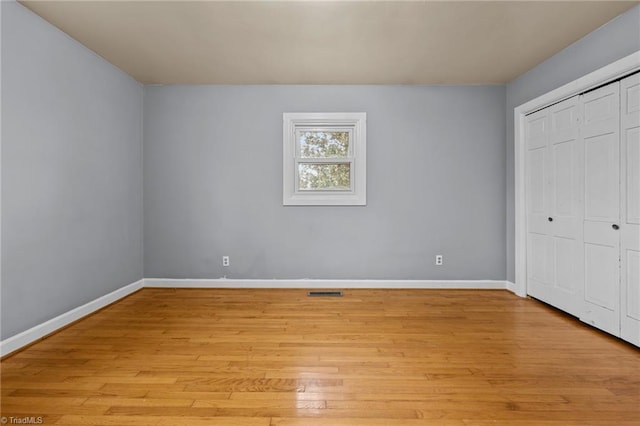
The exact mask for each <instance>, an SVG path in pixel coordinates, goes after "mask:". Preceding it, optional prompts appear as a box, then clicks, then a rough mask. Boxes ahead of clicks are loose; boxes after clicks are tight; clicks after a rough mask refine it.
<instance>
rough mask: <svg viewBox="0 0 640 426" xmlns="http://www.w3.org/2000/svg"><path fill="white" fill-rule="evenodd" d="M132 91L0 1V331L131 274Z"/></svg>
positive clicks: (138, 200) (136, 102)
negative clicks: (0, 45)
mask: <svg viewBox="0 0 640 426" xmlns="http://www.w3.org/2000/svg"><path fill="white" fill-rule="evenodd" d="M142 95H143V88H142V86H141V85H140V84H139V83H137V82H135V81H134V80H133V79H131V78H130V77H129V76H127V75H126V74H124V73H123V72H121V71H120V70H118V69H116V68H114V67H113V66H112V65H110V64H109V63H107V62H105V61H104V60H103V59H101V58H100V57H98V56H97V55H95V54H94V53H93V52H91V51H89V50H88V49H86V48H85V47H83V46H82V45H80V44H79V43H77V42H76V41H74V40H72V39H71V38H70V37H68V36H67V35H65V34H63V33H62V32H60V31H58V30H57V29H55V28H54V27H52V26H51V25H49V24H48V23H46V22H45V21H43V20H42V19H41V18H39V17H38V16H36V15H34V14H33V13H31V12H30V11H28V10H27V9H25V8H23V7H22V6H21V5H19V4H17V3H14V2H2V124H3V126H2V207H3V210H2V231H3V232H2V330H1V337H2V339H5V338H7V337H10V336H12V335H14V334H16V333H19V332H21V331H24V330H26V329H28V328H30V327H32V326H34V325H37V324H40V323H42V322H43V321H46V320H48V319H50V318H52V317H55V316H57V315H59V314H61V313H64V312H67V311H69V310H70V309H73V308H75V307H77V306H79V305H82V304H84V303H86V302H88V301H90V300H94V299H96V298H98V297H100V296H102V295H105V294H107V293H109V292H111V291H113V290H116V289H118V288H120V287H122V286H124V285H126V284H130V283H132V282H134V281H137V280H139V279H140V278H142V152H141V149H142V125H141V123H142Z"/></svg>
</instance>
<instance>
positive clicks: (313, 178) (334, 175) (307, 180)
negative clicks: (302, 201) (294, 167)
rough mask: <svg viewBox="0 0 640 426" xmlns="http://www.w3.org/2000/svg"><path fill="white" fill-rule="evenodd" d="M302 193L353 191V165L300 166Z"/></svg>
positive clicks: (299, 178) (299, 181) (299, 179)
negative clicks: (310, 191)
mask: <svg viewBox="0 0 640 426" xmlns="http://www.w3.org/2000/svg"><path fill="white" fill-rule="evenodd" d="M298 189H299V190H300V191H309V190H312V191H313V190H316V191H317V190H325V191H331V190H333V191H348V190H350V189H351V164H349V163H339V164H318V163H313V164H309V163H306V164H304V163H302V164H298Z"/></svg>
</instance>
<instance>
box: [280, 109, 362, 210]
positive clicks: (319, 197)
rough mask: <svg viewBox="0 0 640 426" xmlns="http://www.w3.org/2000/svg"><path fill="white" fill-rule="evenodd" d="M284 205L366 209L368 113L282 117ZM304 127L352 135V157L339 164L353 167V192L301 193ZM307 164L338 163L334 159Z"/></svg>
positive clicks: (289, 115)
mask: <svg viewBox="0 0 640 426" xmlns="http://www.w3.org/2000/svg"><path fill="white" fill-rule="evenodd" d="M282 121H283V127H282V136H283V137H282V141H283V144H282V153H283V155H282V204H283V205H285V206H365V205H366V204H367V134H366V127H367V114H366V113H364V112H344V113H342V112H341V113H331V112H322V113H305V112H295V113H290V112H285V113H283V114H282ZM301 127H315V128H322V127H326V128H333V129H337V128H339V129H345V130H347V129H348V131H349V132H351V136H352V137H351V138H350V144H349V145H350V146H349V151H350V153H349V156H348V157H346V158H344V159H340V161H339V162H344V163H349V164H351V167H350V170H351V188H352V189H351V190H336V191H328V190H317V191H310V190H302V191H300V190H298V188H297V182H298V179H297V165H298V161H299V157H297V138H296V130H297V129H299V128H301ZM304 162H318V163H332V164H333V163H335V162H336V161H334V160H330V159H305V160H304Z"/></svg>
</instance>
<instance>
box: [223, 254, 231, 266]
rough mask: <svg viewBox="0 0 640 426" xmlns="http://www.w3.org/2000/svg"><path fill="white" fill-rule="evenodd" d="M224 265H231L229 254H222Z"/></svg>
mask: <svg viewBox="0 0 640 426" xmlns="http://www.w3.org/2000/svg"><path fill="white" fill-rule="evenodd" d="M222 266H229V256H222Z"/></svg>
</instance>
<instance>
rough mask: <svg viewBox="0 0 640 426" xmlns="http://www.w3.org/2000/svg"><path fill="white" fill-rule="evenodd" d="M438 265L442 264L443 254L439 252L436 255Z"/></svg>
mask: <svg viewBox="0 0 640 426" xmlns="http://www.w3.org/2000/svg"><path fill="white" fill-rule="evenodd" d="M436 265H438V266H442V255H441V254H437V255H436Z"/></svg>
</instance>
